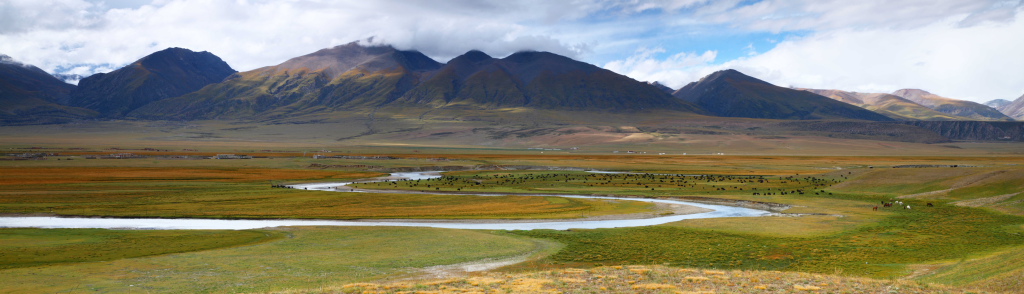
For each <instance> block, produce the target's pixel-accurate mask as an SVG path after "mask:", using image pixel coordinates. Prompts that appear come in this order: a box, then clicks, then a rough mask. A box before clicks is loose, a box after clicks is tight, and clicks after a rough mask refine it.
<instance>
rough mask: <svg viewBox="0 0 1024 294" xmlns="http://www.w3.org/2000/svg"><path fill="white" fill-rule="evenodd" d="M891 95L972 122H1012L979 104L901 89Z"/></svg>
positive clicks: (925, 92) (992, 109) (916, 90)
mask: <svg viewBox="0 0 1024 294" xmlns="http://www.w3.org/2000/svg"><path fill="white" fill-rule="evenodd" d="M892 94H893V95H896V96H900V97H903V98H906V99H907V100H910V101H914V102H915V103H917V104H921V105H923V106H925V107H928V108H931V109H934V110H936V111H938V112H942V113H946V114H951V115H955V116H962V117H966V118H969V119H972V120H1012V119H1011V118H1010V117H1008V116H1006V115H1004V114H1002V113H1001V112H999V111H998V110H996V109H994V108H992V107H988V106H985V105H982V104H979V103H975V102H970V101H963V100H957V99H952V98H946V97H942V96H939V95H935V94H932V93H928V92H927V91H924V90H919V89H902V90H897V91H896V92H893V93H892Z"/></svg>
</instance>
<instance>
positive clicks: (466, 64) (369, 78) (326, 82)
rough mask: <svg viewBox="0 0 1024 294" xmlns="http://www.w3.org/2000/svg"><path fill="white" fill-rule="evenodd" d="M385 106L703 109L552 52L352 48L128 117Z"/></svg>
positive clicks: (242, 77)
mask: <svg viewBox="0 0 1024 294" xmlns="http://www.w3.org/2000/svg"><path fill="white" fill-rule="evenodd" d="M381 107H389V108H391V109H395V108H401V109H423V111H427V110H430V109H432V110H431V111H433V110H436V111H441V112H444V111H445V110H446V109H460V110H467V109H469V110H472V109H476V110H493V109H503V108H533V109H556V110H583V111H590V110H600V111H631V110H644V109H668V110H679V111H685V112H689V113H694V112H699V111H700V110H699V108H697V107H695V106H693V105H692V104H689V103H686V102H682V101H678V100H677V99H674V98H672V96H671V95H668V94H666V93H664V92H661V91H660V90H658V89H657V88H656V87H653V86H650V85H647V84H644V83H641V82H637V81H635V80H633V79H630V78H628V77H625V76H622V75H618V74H615V73H613V72H611V71H608V70H604V69H601V68H598V67H596V66H593V65H590V64H586V63H583V62H579V61H575V60H572V59H570V58H567V57H563V56H559V55H556V54H552V53H547V52H519V53H516V54H512V55H510V56H508V57H505V58H502V59H495V58H492V57H491V56H488V55H487V54H485V53H483V52H480V51H470V52H467V53H466V54H463V55H461V56H459V57H456V58H454V59H452V60H451V61H450V62H449V63H448V64H440V63H437V62H435V61H433V60H432V59H430V58H428V57H426V56H425V55H423V54H421V53H419V52H416V51H402V50H397V49H395V48H393V47H390V46H363V45H360V44H358V43H355V42H353V43H349V44H346V45H342V46H337V47H334V48H329V49H323V50H320V51H317V52H314V53H312V54H309V55H305V56H300V57H296V58H293V59H291V60H288V61H286V62H284V63H282V64H280V65H277V66H270V67H264V68H260V69H256V70H253V71H249V72H243V73H238V74H236V75H233V76H231V77H230V78H228V79H226V80H225V81H224V82H222V83H219V84H214V85H210V86H208V87H206V88H203V89H202V90H200V91H197V92H194V93H191V94H188V95H185V96H182V97H178V98H174V99H168V100H165V101H160V102H157V103H153V104H151V105H148V106H146V107H143V108H140V109H139V110H137V111H135V112H133V113H132V114H131V115H132V116H134V117H140V118H154V119H188V120H190V119H220V118H227V119H255V120H274V119H284V118H294V117H299V116H310V115H313V116H316V115H323V114H324V113H330V112H334V111H363V112H375V111H376V109H379V108H381ZM423 111H419V112H423Z"/></svg>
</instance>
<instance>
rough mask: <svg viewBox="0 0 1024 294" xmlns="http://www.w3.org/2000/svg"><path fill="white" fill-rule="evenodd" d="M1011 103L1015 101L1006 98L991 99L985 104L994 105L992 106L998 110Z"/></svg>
mask: <svg viewBox="0 0 1024 294" xmlns="http://www.w3.org/2000/svg"><path fill="white" fill-rule="evenodd" d="M1010 103H1013V101H1010V100H1006V99H994V100H989V101H988V102H985V103H983V104H984V105H985V106H988V107H992V108H995V109H996V110H999V111H1002V110H1003V108H1004V107H1006V106H1007V105H1010Z"/></svg>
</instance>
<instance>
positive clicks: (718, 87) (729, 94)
mask: <svg viewBox="0 0 1024 294" xmlns="http://www.w3.org/2000/svg"><path fill="white" fill-rule="evenodd" d="M673 95H674V96H675V97H677V98H679V99H682V100H685V101H689V102H693V103H695V104H697V105H698V106H700V107H702V108H704V109H705V110H707V111H709V112H711V113H712V114H714V115H718V116H728V117H749V118H768V119H797V120H808V119H860V120H873V121H890V120H892V119H890V118H888V117H886V116H884V115H881V114H877V113H874V112H871V111H869V110H865V109H862V108H860V107H856V106H853V105H849V104H846V103H842V102H839V101H835V100H832V99H829V98H826V97H822V96H820V95H817V94H814V93H810V92H805V91H798V90H793V89H788V88H782V87H778V86H775V85H772V84H770V83H768V82H765V81H762V80H758V79H756V78H753V77H750V76H747V75H745V74H743V73H740V72H738V71H736V70H731V69H730V70H723V71H718V72H715V73H712V74H710V75H708V76H706V77H704V78H702V79H701V80H700V81H697V82H693V83H690V84H688V85H686V86H685V87H683V88H682V89H679V90H678V91H676V92H675V93H674V94H673Z"/></svg>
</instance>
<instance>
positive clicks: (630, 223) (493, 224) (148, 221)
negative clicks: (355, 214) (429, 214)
mask: <svg viewBox="0 0 1024 294" xmlns="http://www.w3.org/2000/svg"><path fill="white" fill-rule="evenodd" d="M438 177H441V173H440V172H436V171H435V172H408V173H393V174H391V176H390V177H388V178H387V179H389V180H396V179H410V180H416V179H421V180H422V179H433V178H438ZM348 184H351V182H346V183H313V184H299V185H291V186H289V187H291V188H294V189H304V190H323V191H336V192H364V193H373V192H376V191H372V190H360V189H354V188H348V187H345V186H346V185H348ZM467 195H476V196H500V195H501V194H467ZM517 196H558V197H566V198H589V199H609V200H628V201H643V202H652V203H666V204H677V205H689V206H695V207H701V208H706V209H711V210H712V211H710V212H703V213H694V214H680V215H667V216H660V217H654V218H644V219H621V220H589V221H572V220H560V221H550V220H548V221H540V220H538V221H529V220H527V221H508V220H487V219H477V220H472V221H471V222H465V221H461V222H460V221H450V220H449V221H445V220H422V221H418V220H402V221H386V220H353V221H342V220H282V219H267V220H244V219H243V220H228V219H163V218H81V217H0V228H29V227H30V228H101V229H144V230H247V229H257V228H267V227H282V226H398V227H434V228H448V229H483V230H536V229H554V230H568V229H599V228H621V227H640V226H652V225H659V224H664V223H670V222H676V221H681V220H687V219H700V218H719V217H753V216H765V215H768V214H770V212H767V211H763V210H757V209H749V208H742V207H732V206H724V205H712V204H701V203H693V202H685V201H677V200H665V199H647V198H619V197H602V196H585V195H549V194H535V195H518V194H517Z"/></svg>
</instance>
